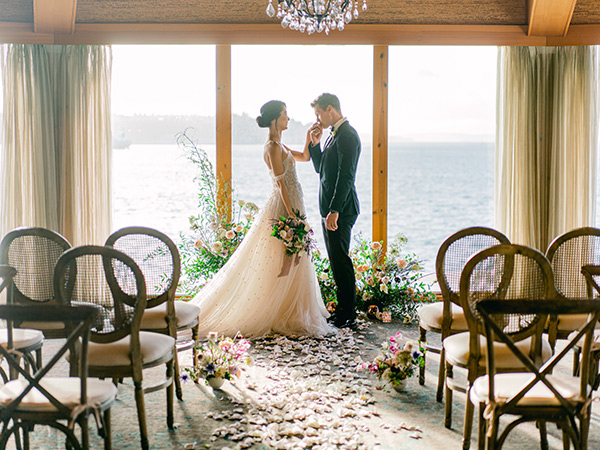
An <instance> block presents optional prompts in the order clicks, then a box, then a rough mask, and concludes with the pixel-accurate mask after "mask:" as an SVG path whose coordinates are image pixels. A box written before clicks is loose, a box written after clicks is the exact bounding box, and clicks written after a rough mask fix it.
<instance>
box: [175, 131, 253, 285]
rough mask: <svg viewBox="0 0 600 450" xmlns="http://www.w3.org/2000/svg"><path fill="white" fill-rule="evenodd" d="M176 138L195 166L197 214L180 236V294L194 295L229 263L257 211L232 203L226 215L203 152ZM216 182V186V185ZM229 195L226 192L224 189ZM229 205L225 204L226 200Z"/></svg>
mask: <svg viewBox="0 0 600 450" xmlns="http://www.w3.org/2000/svg"><path fill="white" fill-rule="evenodd" d="M188 133H190V131H189V130H186V131H185V132H183V133H180V134H179V135H178V136H177V143H178V145H179V146H180V148H182V149H183V151H184V152H185V154H186V157H187V158H188V161H190V162H191V163H192V164H194V165H195V166H197V168H198V175H197V176H196V178H195V179H194V181H196V183H197V184H198V189H199V192H198V206H199V209H200V211H199V214H198V215H196V216H192V217H190V229H191V232H192V233H191V234H190V235H181V236H180V237H181V243H180V245H179V250H180V254H181V266H182V279H181V281H180V291H183V292H184V293H185V294H186V295H189V296H192V295H194V294H196V293H197V292H198V291H199V290H200V289H201V288H202V287H203V286H204V285H205V284H206V282H207V281H208V280H209V279H210V278H212V277H213V276H214V275H215V274H216V273H217V272H218V271H219V269H220V268H221V267H223V266H224V265H225V263H226V262H227V261H228V260H229V258H230V257H231V255H233V253H234V252H235V250H236V249H237V248H238V246H239V245H240V243H241V242H242V240H243V239H244V236H246V233H247V232H248V230H249V229H250V226H251V225H252V221H253V220H254V216H255V215H256V213H257V212H258V207H257V206H256V205H255V204H254V203H251V202H245V201H243V200H239V201H235V202H232V209H231V211H229V210H228V209H226V208H224V207H223V206H222V205H221V204H219V202H218V200H217V191H218V189H219V185H218V183H221V185H223V183H222V182H221V180H217V178H216V177H215V171H214V169H213V166H212V164H211V162H210V161H209V160H208V156H207V155H206V152H205V151H204V150H203V149H201V148H199V147H198V146H197V144H196V142H195V141H194V140H193V139H192V138H191V137H190V135H189V134H188ZM217 182H218V183H217ZM224 190H225V191H226V192H229V190H228V189H224ZM229 195H233V193H231V194H229ZM227 201H228V200H227Z"/></svg>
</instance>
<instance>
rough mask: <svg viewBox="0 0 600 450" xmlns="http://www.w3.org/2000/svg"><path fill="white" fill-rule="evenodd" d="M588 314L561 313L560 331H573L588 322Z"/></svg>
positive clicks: (559, 318) (559, 317) (559, 320)
mask: <svg viewBox="0 0 600 450" xmlns="http://www.w3.org/2000/svg"><path fill="white" fill-rule="evenodd" d="M587 319H588V315H587V314H562V315H561V314H559V316H558V324H557V327H558V331H573V330H578V329H579V327H581V326H582V325H584V324H585V323H586V322H587Z"/></svg>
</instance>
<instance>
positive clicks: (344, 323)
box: [333, 319, 357, 330]
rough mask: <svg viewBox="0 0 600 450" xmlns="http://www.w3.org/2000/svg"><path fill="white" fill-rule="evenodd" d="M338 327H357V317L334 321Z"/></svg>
mask: <svg viewBox="0 0 600 450" xmlns="http://www.w3.org/2000/svg"><path fill="white" fill-rule="evenodd" d="M333 324H334V325H335V326H336V327H338V328H350V329H351V330H356V329H357V324H356V319H346V320H340V321H336V322H334V323H333Z"/></svg>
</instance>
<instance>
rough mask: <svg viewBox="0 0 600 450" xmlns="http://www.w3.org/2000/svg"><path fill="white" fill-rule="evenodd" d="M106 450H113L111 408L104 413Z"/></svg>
mask: <svg viewBox="0 0 600 450" xmlns="http://www.w3.org/2000/svg"><path fill="white" fill-rule="evenodd" d="M104 450H112V431H111V429H110V408H109V409H107V410H106V411H104Z"/></svg>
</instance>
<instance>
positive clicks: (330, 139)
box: [325, 127, 335, 148]
mask: <svg viewBox="0 0 600 450" xmlns="http://www.w3.org/2000/svg"><path fill="white" fill-rule="evenodd" d="M334 136H335V129H334V128H333V127H331V134H330V135H329V137H327V140H326V141H325V148H327V147H329V146H330V145H331V141H333V137H334Z"/></svg>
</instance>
